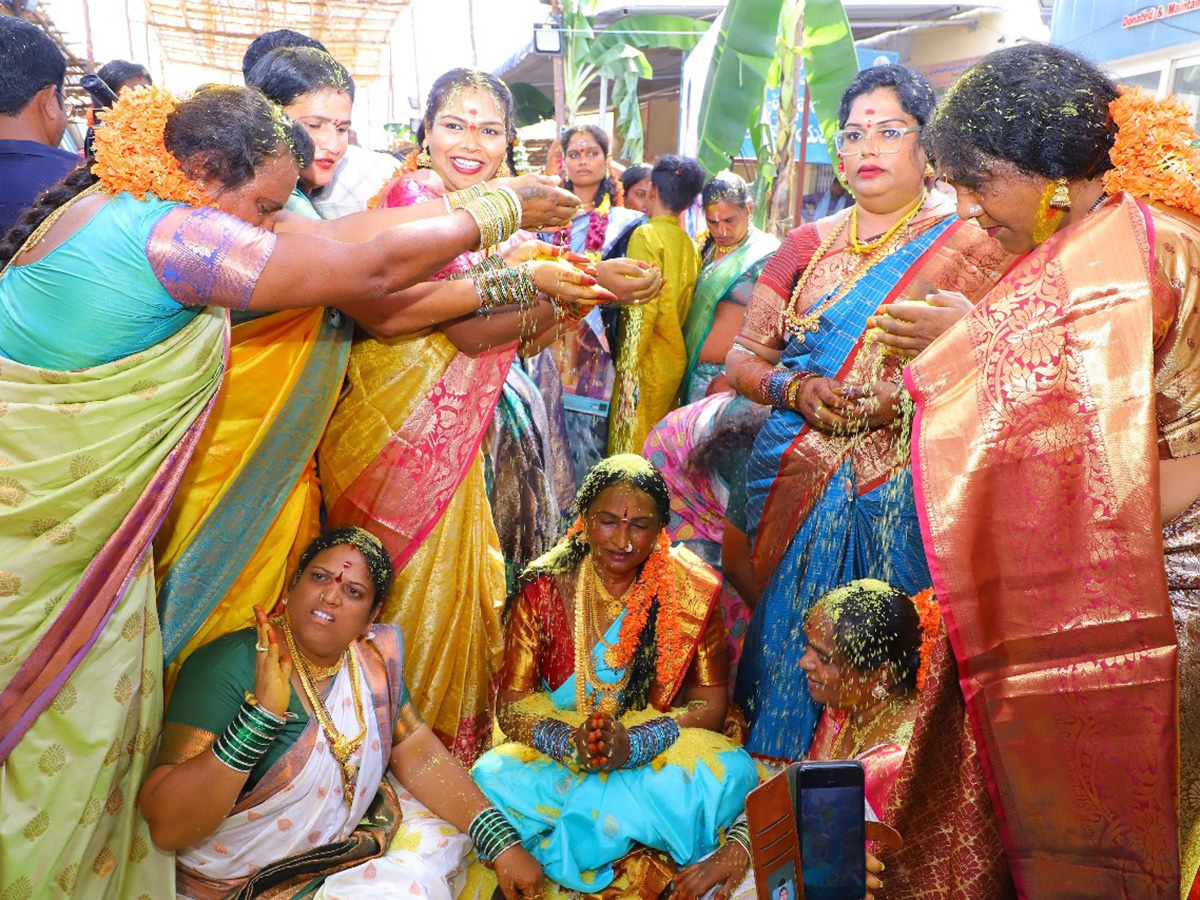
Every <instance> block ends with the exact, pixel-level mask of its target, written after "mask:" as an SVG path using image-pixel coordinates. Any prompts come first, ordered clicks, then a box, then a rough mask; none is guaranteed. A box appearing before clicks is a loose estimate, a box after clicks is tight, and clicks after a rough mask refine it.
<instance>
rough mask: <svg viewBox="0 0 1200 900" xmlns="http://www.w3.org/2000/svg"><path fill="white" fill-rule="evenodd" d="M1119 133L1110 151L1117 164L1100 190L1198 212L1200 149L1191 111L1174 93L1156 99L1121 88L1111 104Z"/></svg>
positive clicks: (1138, 89)
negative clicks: (1127, 194) (1130, 195)
mask: <svg viewBox="0 0 1200 900" xmlns="http://www.w3.org/2000/svg"><path fill="white" fill-rule="evenodd" d="M1109 111H1110V113H1111V114H1112V119H1113V122H1114V123H1116V125H1117V136H1116V140H1115V141H1114V143H1113V148H1112V151H1111V153H1110V157H1111V159H1112V162H1113V165H1114V166H1115V167H1116V168H1113V169H1110V170H1109V171H1107V172H1105V173H1104V189H1105V190H1106V191H1107V192H1108V193H1110V194H1115V193H1116V192H1117V191H1126V192H1127V193H1130V194H1132V195H1134V196H1135V197H1144V198H1147V199H1149V200H1155V201H1158V202H1160V203H1164V204H1166V205H1167V206H1172V207H1175V208H1176V209H1182V210H1185V211H1187V212H1190V213H1193V214H1196V215H1200V184H1198V183H1197V181H1196V177H1197V175H1198V174H1200V149H1198V148H1197V141H1198V140H1200V138H1198V137H1197V134H1196V131H1195V130H1194V129H1193V128H1192V126H1191V117H1192V113H1191V111H1190V110H1189V109H1188V107H1187V106H1185V105H1184V103H1183V101H1182V100H1180V99H1179V98H1178V97H1175V96H1170V97H1164V98H1162V99H1159V98H1157V97H1155V96H1153V95H1152V94H1148V93H1146V92H1145V91H1144V90H1142V89H1141V88H1122V89H1121V96H1120V97H1118V98H1117V99H1116V100H1114V101H1113V102H1112V103H1111V104H1110V105H1109Z"/></svg>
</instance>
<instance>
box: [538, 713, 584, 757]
mask: <svg viewBox="0 0 1200 900" xmlns="http://www.w3.org/2000/svg"><path fill="white" fill-rule="evenodd" d="M533 749H534V750H540V751H542V752H543V753H545V754H546V755H547V756H548V757H550V758H551V759H553V760H557V761H558V762H564V761H565V760H567V759H570V758H571V757H572V756H574V755H575V729H574V728H572V727H571V726H570V725H568V724H567V723H566V722H560V721H558V719H542V720H541V721H540V722H538V723H537V725H535V726H534V727H533Z"/></svg>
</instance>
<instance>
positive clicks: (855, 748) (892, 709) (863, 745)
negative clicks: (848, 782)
mask: <svg viewBox="0 0 1200 900" xmlns="http://www.w3.org/2000/svg"><path fill="white" fill-rule="evenodd" d="M905 706H906V704H905V702H904V697H902V696H901V697H893V698H892V699H890V700H888V701H887V702H885V703H884V704H883V705H881V706H880V707H879V709H878V711H876V713H875V715H873V716H871V719H870V721H869V722H866V723H865V724H864V725H863V726H862V727H861V728H860V727H859V725H858V724H857V722H856V721H855V718H854V710H850V711H849V715H847V716H846V725H845V727H844V728H843V729H842V730H841V731H840V732H839V733H838V736H837V737H836V738H834V741H833V746H831V747H830V748H829V757H830V759H856V758H857V757H858V755H859V754H860V753H862V752H863V751H864V750H868V749H870V747H868V746H867V742H866V740H865V739H864V736H865V737H869V736H870V734H871V730H872V729H873V728H874V727H875V726H876V724H878V723H879V722H881V721H883V720H884V718H885V716H889V715H891V716H894V715H903V713H904V709H905ZM909 729H910V730H911V725H910V726H909ZM901 730H902V729H900V728H892V729H889V731H890V732H892V734H891V735H890V736H893V737H894V736H895V733H897V732H899V731H901ZM852 731H853V732H854V738H853V739H852V740H851V742H850V753H849V754H848V755H847V756H841V755H839V754H840V752H841V748H842V743H843V742H844V741H845V739H846V738H847V737H849V736H850V732H852ZM879 743H881V741H880V740H876V741H875V742H874V743H873V744H871V746H872V747H873V746H875V745H876V744H879Z"/></svg>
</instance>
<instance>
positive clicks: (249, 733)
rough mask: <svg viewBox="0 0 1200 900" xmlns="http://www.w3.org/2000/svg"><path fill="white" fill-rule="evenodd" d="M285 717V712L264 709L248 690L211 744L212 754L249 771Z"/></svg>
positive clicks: (229, 765)
mask: <svg viewBox="0 0 1200 900" xmlns="http://www.w3.org/2000/svg"><path fill="white" fill-rule="evenodd" d="M287 721H288V717H287V715H286V714H284V715H282V716H277V715H275V714H274V713H273V712H270V711H268V710H266V709H263V707H262V706H261V705H259V703H258V701H256V700H254V695H253V694H249V693H247V694H246V700H245V702H244V703H242V706H241V708H240V709H239V710H238V714H237V717H236V718H235V719H234V720H233V721H232V722H230V723H229V727H228V728H226V729H225V731H224V733H223V734H221V736H220V737H218V738H217V740H216V742H215V743H214V744H213V747H212V751H213V755H214V756H216V758H217V759H218V760H220V761H221V762H222V763H223V764H224V765H226V766H228V767H229V768H231V769H233V770H234V771H235V772H243V773H245V772H249V771H250V770H251V769H253V768H254V767H255V766H256V765H258V762H259V760H261V759H262V758H263V757H264V756H266V754H267V750H269V749H270V748H271V742H272V741H274V740H275V736H276V735H277V734H279V732H280V730H281V729H282V728H283V726H284V725H286V724H287Z"/></svg>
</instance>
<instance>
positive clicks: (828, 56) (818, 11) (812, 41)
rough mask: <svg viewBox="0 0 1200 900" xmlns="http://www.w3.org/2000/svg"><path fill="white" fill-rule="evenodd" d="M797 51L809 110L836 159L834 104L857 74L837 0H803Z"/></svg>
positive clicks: (836, 105) (851, 42) (843, 12)
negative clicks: (808, 100) (802, 63)
mask: <svg viewBox="0 0 1200 900" xmlns="http://www.w3.org/2000/svg"><path fill="white" fill-rule="evenodd" d="M800 52H801V53H802V54H803V56H804V72H805V78H806V80H807V81H808V91H809V95H810V97H811V102H812V108H813V112H814V113H815V114H816V117H817V122H818V123H820V126H821V135H822V136H823V137H824V138H825V144H826V146H828V147H829V158H830V159H837V148H836V147H835V146H834V143H833V133H834V132H835V131H837V128H838V108H839V107H840V106H841V103H842V94H843V92H844V91H845V90H846V88H847V87H849V86H850V82H851V81H853V80H854V76H855V75H857V74H858V56H857V54H856V53H855V52H854V37H853V35H852V34H851V33H850V21H849V20H848V19H847V18H846V10H845V9H844V8H843V7H842V3H841V0H805V3H804V40H803V43H802V45H801V48H800Z"/></svg>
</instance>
